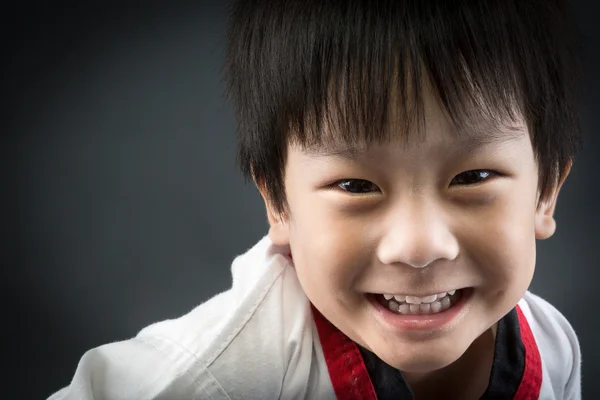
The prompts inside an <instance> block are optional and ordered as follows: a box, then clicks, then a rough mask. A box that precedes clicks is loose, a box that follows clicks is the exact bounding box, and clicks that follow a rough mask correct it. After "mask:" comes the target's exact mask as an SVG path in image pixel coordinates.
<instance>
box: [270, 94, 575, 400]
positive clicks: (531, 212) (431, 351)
mask: <svg viewBox="0 0 600 400" xmlns="http://www.w3.org/2000/svg"><path fill="white" fill-rule="evenodd" d="M425 99H426V108H425V112H426V121H427V122H426V126H425V132H424V134H425V138H426V140H418V139H417V138H415V139H414V140H411V141H409V142H408V143H405V142H401V141H399V140H398V141H390V142H389V143H386V144H381V145H371V146H361V147H360V148H358V149H353V151H352V152H348V151H347V150H348V149H347V148H345V147H344V146H343V144H340V143H330V144H329V145H328V146H326V148H325V150H324V148H323V147H321V148H320V149H306V148H301V147H299V146H297V145H293V144H290V145H289V147H288V151H287V158H286V165H285V192H286V193H285V194H286V198H287V203H288V207H287V209H286V212H285V213H282V214H278V213H276V212H275V211H274V210H275V208H274V207H273V205H272V204H271V203H270V201H269V200H268V197H267V196H266V194H265V190H264V188H260V189H261V192H262V193H263V198H264V200H265V205H266V208H267V215H268V218H269V223H270V230H269V236H270V238H271V240H272V241H273V242H274V243H276V244H278V245H282V246H290V248H291V252H292V254H293V260H294V264H295V269H296V271H297V275H298V279H299V281H300V284H301V285H302V287H303V289H304V291H305V293H306V295H307V296H308V298H309V299H310V300H311V302H312V303H313V304H314V306H315V307H316V308H317V309H318V310H319V311H320V312H321V313H322V314H323V315H324V316H325V317H326V318H327V319H328V320H329V321H331V323H333V324H334V325H335V326H336V327H337V328H338V329H340V330H341V331H342V332H343V333H345V334H346V335H347V336H348V337H349V338H351V339H352V340H354V341H355V342H356V343H358V344H360V345H361V346H363V347H365V348H367V349H369V350H371V351H372V352H374V353H375V354H376V355H377V356H378V357H379V358H381V359H382V360H383V361H385V362H386V363H388V364H389V365H391V366H394V367H395V368H398V369H399V370H401V371H402V372H403V375H404V377H405V379H406V380H407V382H408V383H409V385H411V388H412V389H413V391H414V392H415V395H416V397H417V398H436V396H441V395H443V396H444V397H446V398H478V397H479V396H480V395H481V394H482V393H483V392H484V391H485V389H486V387H487V382H488V380H489V373H490V368H491V365H492V357H493V346H494V329H495V325H496V323H497V321H498V320H500V319H501V318H502V317H503V316H504V315H506V314H507V313H508V312H509V311H510V310H511V309H512V308H514V307H515V305H516V304H517V302H518V301H519V300H520V299H521V297H522V296H523V294H524V293H525V291H526V290H527V288H528V287H529V285H530V283H531V280H532V277H533V272H534V267H535V256H536V253H535V240H536V239H546V238H548V237H550V236H552V234H553V233H554V231H555V228H556V223H555V220H554V218H553V214H554V209H555V205H556V199H557V196H558V192H559V189H560V186H561V184H562V181H561V182H560V183H559V184H558V185H557V186H556V187H555V188H554V191H553V193H552V194H551V196H549V197H548V198H546V199H544V201H538V200H539V198H538V168H537V165H536V162H535V158H534V153H533V149H532V146H531V142H530V138H529V133H528V131H527V129H526V127H525V124H524V123H523V122H522V121H521V123H517V124H516V125H515V124H514V123H513V124H512V128H511V129H509V128H508V127H505V128H503V131H502V132H501V133H500V134H497V135H494V136H493V137H486V135H484V134H483V133H482V132H479V133H478V134H476V135H472V136H471V137H467V140H464V139H463V140H461V139H460V138H459V137H457V136H456V135H453V134H452V132H451V130H450V126H449V124H448V123H447V120H446V119H445V118H444V115H443V113H442V111H441V109H440V108H439V107H438V105H437V103H436V102H435V101H434V100H432V97H431V96H426V97H425ZM482 135H483V136H482ZM413 136H414V137H417V136H418V135H413ZM422 138H423V137H422V136H421V139H422ZM482 138H484V139H483V140H482ZM473 170H485V171H487V172H488V176H487V177H485V173H484V172H478V173H471V174H470V175H469V174H465V172H466V171H473ZM567 172H568V171H567ZM566 175H567V173H565V174H563V177H566ZM352 180H364V181H367V182H364V181H361V182H356V181H352ZM465 182H467V184H465ZM356 188H359V189H360V191H365V193H358V194H356V193H351V191H356ZM348 189H349V190H350V191H349V190H348ZM465 287H470V288H473V295H472V297H471V298H470V300H469V301H468V303H467V304H466V306H465V308H464V312H463V313H462V314H461V315H459V316H458V317H457V318H455V319H454V320H453V321H452V322H451V323H450V324H448V325H446V326H444V327H443V328H442V329H439V330H435V331H417V332H414V331H412V332H411V331H403V330H400V329H398V328H394V327H392V326H390V325H387V324H386V323H385V322H384V321H383V320H382V319H381V318H378V317H377V315H376V313H375V312H374V311H373V305H372V304H371V303H370V302H369V301H368V299H367V296H366V294H368V293H390V294H431V293H439V292H443V291H447V290H451V289H459V288H465ZM476 371H477V372H476ZM450 394H452V395H450Z"/></svg>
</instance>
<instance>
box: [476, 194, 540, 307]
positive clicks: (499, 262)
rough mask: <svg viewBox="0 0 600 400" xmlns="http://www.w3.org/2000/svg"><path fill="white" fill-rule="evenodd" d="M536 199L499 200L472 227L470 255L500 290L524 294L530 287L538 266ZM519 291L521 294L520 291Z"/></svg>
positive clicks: (489, 283) (492, 283) (517, 197)
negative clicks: (536, 259) (536, 265)
mask: <svg viewBox="0 0 600 400" xmlns="http://www.w3.org/2000/svg"><path fill="white" fill-rule="evenodd" d="M533 204H534V202H533V201H530V202H529V201H523V197H519V196H514V197H512V196H511V197H507V198H505V199H498V201H497V203H496V204H494V206H493V207H491V208H490V209H489V210H488V211H486V212H485V213H483V214H482V215H480V216H478V217H477V218H475V219H476V221H477V226H474V225H473V226H471V229H469V235H468V238H465V239H464V240H465V241H466V242H468V243H469V245H468V246H466V247H467V248H468V249H469V250H468V254H467V257H469V258H470V259H471V260H472V261H473V265H474V266H475V268H477V269H478V272H479V273H480V274H482V273H483V274H484V278H485V281H486V282H487V284H488V285H490V286H494V288H496V290H497V291H498V292H502V293H506V292H511V293H513V292H514V293H513V295H517V294H518V295H519V296H520V295H522V294H523V292H524V291H525V290H526V289H527V287H528V286H529V284H530V282H531V279H532V277H533V271H534V267H535V257H536V252H535V231H534V224H533V222H534V213H535V207H534V205H533ZM517 292H519V293H517Z"/></svg>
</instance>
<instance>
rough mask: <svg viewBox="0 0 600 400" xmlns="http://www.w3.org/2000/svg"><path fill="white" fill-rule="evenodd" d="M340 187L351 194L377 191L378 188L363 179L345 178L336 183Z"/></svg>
mask: <svg viewBox="0 0 600 400" xmlns="http://www.w3.org/2000/svg"><path fill="white" fill-rule="evenodd" d="M336 185H337V186H338V187H339V188H340V189H342V190H343V191H345V192H348V193H352V194H362V193H371V192H378V191H379V188H378V187H377V185H375V184H374V183H373V182H369V181H366V180H364V179H345V180H342V181H339V182H337V184H336Z"/></svg>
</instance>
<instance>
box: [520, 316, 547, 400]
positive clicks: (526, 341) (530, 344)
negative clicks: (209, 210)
mask: <svg viewBox="0 0 600 400" xmlns="http://www.w3.org/2000/svg"><path fill="white" fill-rule="evenodd" d="M516 308H517V315H518V316H519V328H520V330H521V341H522V342H523V347H524V348H525V369H524V371H523V378H521V383H520V384H519V389H517V393H516V394H515V397H514V398H515V400H534V399H538V398H539V397H540V390H541V389H542V358H541V357H540V350H539V348H538V346H537V343H536V342H535V337H534V336H533V332H531V328H530V327H529V323H528V322H527V318H525V315H524V314H523V311H522V310H521V307H519V306H517V307H516Z"/></svg>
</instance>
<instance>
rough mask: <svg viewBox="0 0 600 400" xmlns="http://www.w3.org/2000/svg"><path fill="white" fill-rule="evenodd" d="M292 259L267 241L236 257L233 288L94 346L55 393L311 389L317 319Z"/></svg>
mask: <svg viewBox="0 0 600 400" xmlns="http://www.w3.org/2000/svg"><path fill="white" fill-rule="evenodd" d="M290 264H291V261H290V260H289V258H287V253H285V249H279V248H276V247H274V246H273V245H272V244H271V243H270V242H269V241H268V240H267V239H266V238H265V239H263V240H261V241H260V242H259V243H258V244H257V245H256V246H254V247H253V248H252V249H250V250H249V251H248V252H246V253H245V254H244V255H242V256H239V257H237V258H236V259H235V261H234V262H233V265H232V276H233V284H232V287H231V288H230V289H229V290H227V291H225V292H223V293H220V294H218V295H216V296H215V297H213V298H211V299H210V300H208V301H206V302H205V303H203V304H201V305H199V306H198V307H196V308H195V309H193V310H192V311H191V312H189V313H187V314H186V315H184V316H182V317H180V318H177V319H172V320H167V321H162V322H158V323H155V324H152V325H150V326H148V327H146V328H144V329H142V330H141V331H140V332H139V334H138V335H137V336H136V337H135V338H133V339H130V340H126V341H123V342H118V343H112V344H108V345H105V346H101V347H98V348H96V349H93V350H90V351H89V352H87V353H86V354H85V355H84V356H83V358H82V359H81V361H80V363H79V366H78V368H77V370H76V373H75V376H74V378H73V381H72V383H71V385H70V386H69V387H67V388H65V389H63V390H62V391H61V392H58V393H57V394H55V395H54V396H53V397H51V398H52V399H70V398H73V399H75V398H77V399H92V398H94V396H96V398H98V397H101V398H111V399H138V398H145V399H154V398H163V396H165V395H166V397H167V398H207V399H230V398H276V397H279V395H280V394H281V393H284V392H285V391H286V390H289V389H290V388H294V387H297V388H298V390H305V389H301V388H302V387H304V388H305V387H306V384H307V382H306V380H307V379H309V377H310V376H311V373H310V370H311V365H312V364H313V363H312V361H311V358H312V357H313V356H314V355H313V353H314V352H313V341H312V338H313V333H312V317H311V314H310V304H309V302H308V300H307V299H306V298H305V296H304V295H303V292H302V289H301V287H300V285H299V283H298V281H297V279H296V276H295V272H294V270H293V268H291V267H290ZM92 383H93V384H92ZM284 383H285V385H286V386H285V387H283V386H284ZM296 394H297V392H296ZM293 397H294V398H300V397H304V396H293Z"/></svg>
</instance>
